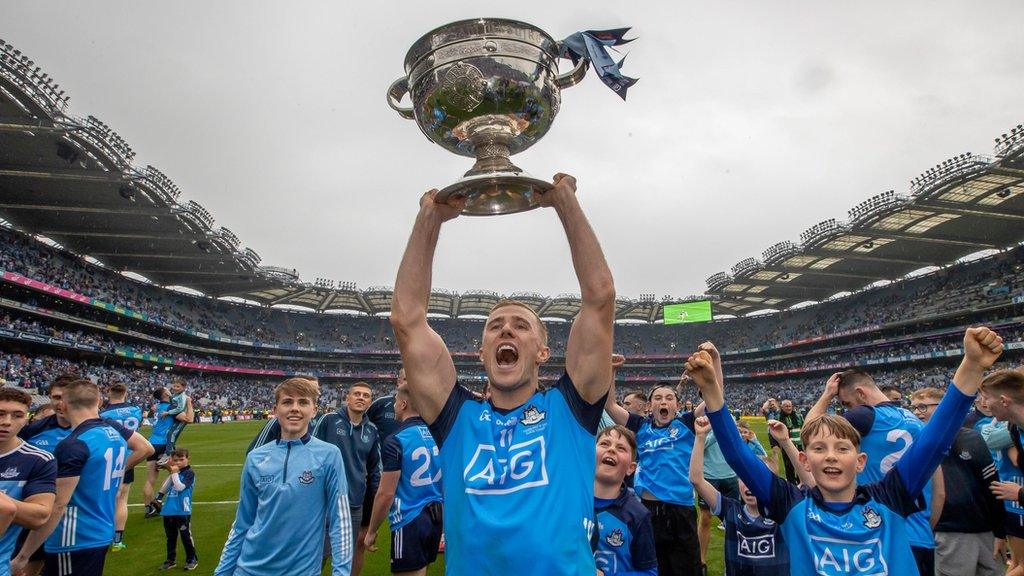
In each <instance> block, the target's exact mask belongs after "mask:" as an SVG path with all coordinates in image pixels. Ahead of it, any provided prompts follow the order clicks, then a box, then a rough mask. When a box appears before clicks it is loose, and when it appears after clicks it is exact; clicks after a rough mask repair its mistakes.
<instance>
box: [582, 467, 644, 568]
mask: <svg viewBox="0 0 1024 576" xmlns="http://www.w3.org/2000/svg"><path fill="white" fill-rule="evenodd" d="M594 508H595V509H596V513H597V550H595V551H594V561H595V562H596V563H597V569H598V570H601V571H602V572H604V573H605V574H608V575H612V574H618V573H620V572H646V571H649V570H651V569H652V568H657V567H658V555H657V553H655V551H654V529H653V528H652V526H651V512H650V511H649V510H648V509H647V507H646V506H644V505H643V504H641V503H640V500H638V499H637V497H636V495H635V494H633V492H632V491H631V490H628V489H626V487H623V488H622V490H621V491H620V492H619V495H618V496H617V497H616V498H615V499H614V500H602V499H600V498H595V499H594ZM655 573H656V572H655Z"/></svg>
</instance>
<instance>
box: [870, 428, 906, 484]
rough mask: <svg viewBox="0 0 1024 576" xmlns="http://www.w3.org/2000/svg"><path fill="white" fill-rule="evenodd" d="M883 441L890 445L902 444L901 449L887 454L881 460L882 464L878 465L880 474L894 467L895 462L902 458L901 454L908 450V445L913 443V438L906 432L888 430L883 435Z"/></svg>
mask: <svg viewBox="0 0 1024 576" xmlns="http://www.w3.org/2000/svg"><path fill="white" fill-rule="evenodd" d="M885 439H886V441H888V442H892V443H896V442H902V444H903V447H902V448H900V449H899V450H897V451H895V452H893V453H892V454H889V455H888V456H886V457H885V458H882V462H881V463H880V464H879V465H878V468H879V469H880V470H881V472H882V474H885V473H886V472H888V471H889V470H891V469H892V467H893V466H895V465H896V462H897V461H898V460H899V459H900V457H902V456H903V453H904V452H906V451H907V450H908V449H909V448H910V445H911V444H913V443H914V437H913V436H911V435H910V432H908V431H906V430H890V431H889V433H888V434H886V435H885Z"/></svg>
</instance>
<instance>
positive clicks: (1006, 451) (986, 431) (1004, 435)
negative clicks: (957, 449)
mask: <svg viewBox="0 0 1024 576" xmlns="http://www.w3.org/2000/svg"><path fill="white" fill-rule="evenodd" d="M981 435H982V437H983V438H984V439H985V442H986V443H987V444H988V447H989V451H991V452H992V460H993V461H994V462H995V465H996V472H998V473H999V480H1000V481H1002V482H1013V483H1015V484H1021V485H1024V477H1022V476H1021V473H1020V468H1018V467H1017V465H1016V464H1014V462H1013V459H1012V458H1010V449H1011V448H1013V440H1012V439H1011V437H1010V431H1009V430H1008V429H1007V426H1006V422H1000V421H999V420H992V419H990V420H989V421H988V423H987V424H985V425H983V426H982V427H981ZM1003 506H1004V507H1005V508H1006V511H1007V512H1010V513H1011V514H1018V515H1024V507H1022V506H1021V505H1020V503H1019V502H1018V501H1017V500H1003Z"/></svg>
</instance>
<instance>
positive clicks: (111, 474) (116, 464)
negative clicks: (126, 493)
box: [103, 446, 125, 490]
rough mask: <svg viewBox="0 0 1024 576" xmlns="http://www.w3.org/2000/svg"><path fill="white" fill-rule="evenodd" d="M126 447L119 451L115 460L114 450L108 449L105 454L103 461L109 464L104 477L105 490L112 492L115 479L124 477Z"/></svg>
mask: <svg viewBox="0 0 1024 576" xmlns="http://www.w3.org/2000/svg"><path fill="white" fill-rule="evenodd" d="M124 456H125V450H124V446H121V447H120V448H118V449H117V458H114V449H113V448H107V451H106V452H104V453H103V460H105V461H106V463H107V471H106V473H105V474H104V475H103V489H104V490H110V485H111V484H112V483H113V482H114V478H123V477H124Z"/></svg>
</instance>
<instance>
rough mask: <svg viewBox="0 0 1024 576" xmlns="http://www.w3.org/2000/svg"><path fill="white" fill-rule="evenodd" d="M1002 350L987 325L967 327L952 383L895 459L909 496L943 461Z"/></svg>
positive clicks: (919, 487)
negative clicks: (909, 443)
mask: <svg viewBox="0 0 1024 576" xmlns="http://www.w3.org/2000/svg"><path fill="white" fill-rule="evenodd" d="M1002 353H1003V339H1002V338H1001V337H1000V336H999V335H998V334H996V333H995V332H993V331H992V330H989V329H988V328H968V329H967V332H966V333H964V359H963V361H962V362H960V367H959V368H957V370H956V374H954V376H953V386H949V387H948V388H947V389H946V395H945V396H943V397H942V401H941V402H939V405H938V406H936V407H935V413H934V414H933V415H932V417H931V418H930V419H929V420H928V424H926V425H925V427H924V428H923V429H921V432H920V433H919V434H918V436H917V440H916V441H915V442H914V443H913V444H911V445H910V448H909V449H908V450H907V452H906V453H905V454H904V455H903V457H902V458H900V459H899V460H898V461H897V462H896V468H897V469H899V474H900V480H902V481H903V485H904V487H905V488H906V489H907V492H909V493H910V495H911V496H913V497H917V495H918V494H920V493H921V490H923V489H924V486H925V484H927V482H928V479H929V478H931V476H932V473H933V472H934V471H935V469H936V468H937V467H938V465H939V463H940V462H942V458H943V456H944V453H945V452H946V451H947V450H949V446H950V445H951V444H952V443H953V438H954V437H955V436H956V433H957V430H959V429H960V425H961V424H962V423H963V421H964V418H965V417H966V416H967V412H969V411H970V409H971V406H972V405H973V403H974V395H975V394H977V392H978V388H979V387H980V386H981V379H982V376H983V375H984V374H985V370H988V369H989V368H991V367H992V364H994V363H995V361H996V360H997V359H998V358H999V355H1000V354H1002Z"/></svg>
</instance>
